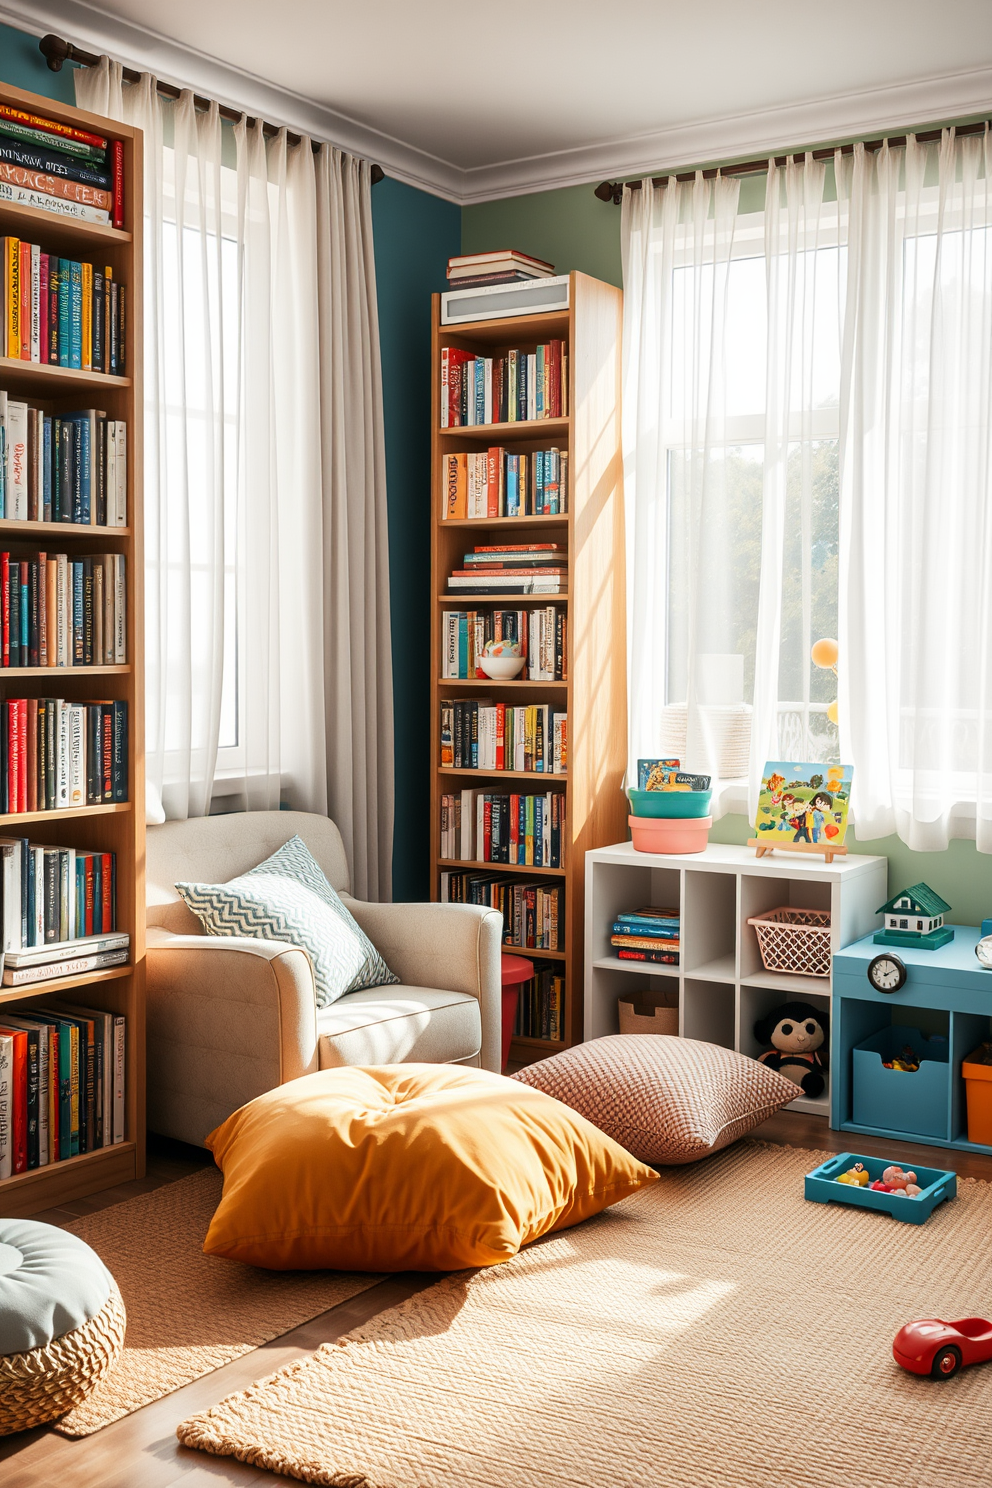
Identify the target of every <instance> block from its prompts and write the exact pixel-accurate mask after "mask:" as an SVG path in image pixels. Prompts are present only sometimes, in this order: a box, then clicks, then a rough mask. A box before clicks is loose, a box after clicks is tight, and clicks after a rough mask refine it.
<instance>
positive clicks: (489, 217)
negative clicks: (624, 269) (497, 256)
mask: <svg viewBox="0 0 992 1488" xmlns="http://www.w3.org/2000/svg"><path fill="white" fill-rule="evenodd" d="M487 248H488V249H492V248H519V250H520V251H521V253H533V254H534V255H535V257H537V258H544V259H547V261H548V262H549V263H553V264H554V266H555V268H556V269H557V271H558V273H559V274H570V273H571V272H572V270H573V269H578V271H579V272H580V273H582V274H591V275H592V277H593V278H594V279H605V280H606V282H607V283H608V284H617V285H619V284H620V282H621V275H620V208H619V207H615V206H614V205H613V203H612V202H601V201H600V200H599V198H598V197H596V196H594V195H593V188H592V186H565V187H563V188H562V190H561V191H535V192H534V194H533V195H532V196H509V197H506V198H505V199H504V200H503V201H495V202H480V203H479V204H478V205H477V206H474V207H464V208H463V209H462V252H463V253H482V252H484V251H485V250H486V249H487Z"/></svg>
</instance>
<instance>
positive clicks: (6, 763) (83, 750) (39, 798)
mask: <svg viewBox="0 0 992 1488" xmlns="http://www.w3.org/2000/svg"><path fill="white" fill-rule="evenodd" d="M127 781H128V738H127V703H126V702H121V701H118V702H100V703H67V702H66V701H65V700H64V699H63V698H8V699H7V700H6V702H3V703H0V812H5V813H10V814H12V815H16V814H17V813H19V812H24V811H60V810H65V809H66V808H68V807H73V806H99V805H103V804H105V803H107V802H113V801H126V800H127Z"/></svg>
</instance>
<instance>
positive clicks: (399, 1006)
mask: <svg viewBox="0 0 992 1488" xmlns="http://www.w3.org/2000/svg"><path fill="white" fill-rule="evenodd" d="M295 834H298V835H299V836H300V837H302V839H303V841H304V842H305V843H306V845H307V847H308V848H309V849H310V851H311V853H312V854H313V856H314V857H315V858H316V860H317V862H318V863H319V864H320V866H321V868H322V869H323V871H324V873H325V874H326V876H327V878H328V880H329V882H330V883H331V884H332V885H333V887H334V888H335V889H336V890H337V892H338V893H339V894H340V895H341V897H342V899H343V900H344V902H345V903H346V904H347V906H348V908H349V910H350V911H351V913H352V914H353V915H354V916H355V919H356V920H357V921H358V923H359V924H360V925H361V927H362V929H363V930H364V931H365V933H366V935H368V937H369V939H370V940H371V941H372V942H373V943H374V944H375V945H376V946H377V947H378V949H379V951H381V953H382V955H383V956H384V957H385V960H386V962H387V964H388V966H389V967H390V969H391V970H392V971H394V972H395V973H396V975H397V976H399V977H400V978H401V980H400V982H399V983H398V984H395V985H392V986H388V987H373V988H370V989H369V990H367V991H364V992H351V993H349V994H348V995H347V996H345V997H342V998H340V999H339V1000H338V1001H337V1002H335V1003H332V1004H331V1006H330V1007H326V1008H318V1007H317V1003H316V997H315V993H314V982H313V972H312V970H311V966H310V961H309V958H308V957H307V956H306V955H305V954H304V952H303V951H301V950H298V949H297V948H296V947H295V946H289V945H286V944H285V943H283V942H280V941H271V940H249V939H241V938H233V937H232V938H221V937H215V936H208V935H205V934H204V932H203V928H202V926H201V924H200V922H199V920H198V919H197V918H196V916H195V915H194V914H193V913H192V912H191V911H190V910H189V909H187V907H186V905H185V904H184V902H183V901H182V899H180V897H179V895H178V894H177V893H176V888H175V885H176V883H177V881H183V880H195V881H199V882H206V883H224V882H226V881H227V880H228V879H230V878H234V877H235V876H236V875H237V874H238V873H243V872H245V870H246V869H248V868H253V867H254V866H255V864H256V863H260V862H261V861H262V860H263V858H266V857H268V856H269V854H270V853H272V852H275V850H276V848H277V847H281V846H282V844H283V843H284V842H288V841H289V839H290V838H291V837H292V836H294V835H295ZM349 888H350V877H349V872H348V864H347V861H346V858H345V853H344V846H343V844H342V841H341V834H340V833H339V832H338V829H337V827H336V826H335V825H334V823H333V822H332V821H328V820H327V818H326V817H322V816H313V815H311V814H310V813H309V812H303V811H256V812H248V813H238V814H235V815H230V816H211V817H200V818H196V819H194V820H191V821H182V822H166V823H165V824H164V825H163V826H157V827H149V828H148V849H147V901H148V961H147V978H148V1029H147V1034H148V1082H147V1083H148V1125H149V1128H150V1129H151V1130H152V1131H156V1132H161V1133H163V1134H164V1135H165V1136H170V1137H176V1138H179V1139H180V1140H181V1141H184V1142H192V1143H195V1144H196V1145H198V1146H202V1145H203V1139H204V1137H205V1136H206V1135H207V1133H208V1132H210V1131H211V1130H212V1129H213V1128H214V1127H215V1126H217V1124H218V1123H219V1122H221V1121H223V1120H224V1119H225V1117H227V1116H229V1115H230V1114H231V1112H232V1111H235V1110H237V1108H238V1107H239V1106H242V1105H244V1103H245V1102H246V1101H249V1100H253V1099H254V1097H255V1096H256V1095H261V1094H262V1092H263V1091H266V1090H271V1089H272V1088H273V1086H275V1085H281V1084H282V1083H283V1082H284V1081H286V1080H293V1079H295V1078H296V1077H297V1076H298V1075H305V1074H308V1073H309V1072H310V1071H312V1070H316V1069H326V1068H328V1067H330V1066H334V1065H342V1064H398V1063H403V1062H407V1061H410V1060H416V1061H423V1062H426V1063H435V1064H471V1065H480V1064H481V1065H482V1067H483V1068H484V1069H490V1070H499V1068H500V1018H501V998H500V943H501V938H502V919H501V916H500V915H499V914H498V913H497V912H496V911H495V910H492V909H482V908H478V907H476V906H475V905H467V904H465V905H463V904H366V903H363V902H361V901H359V900H357V899H352V898H351V895H350V893H349Z"/></svg>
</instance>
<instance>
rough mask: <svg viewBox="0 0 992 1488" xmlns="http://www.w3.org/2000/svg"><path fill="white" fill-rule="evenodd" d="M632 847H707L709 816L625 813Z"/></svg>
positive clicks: (681, 850) (663, 850)
mask: <svg viewBox="0 0 992 1488" xmlns="http://www.w3.org/2000/svg"><path fill="white" fill-rule="evenodd" d="M627 821H628V822H629V824H630V836H631V840H632V841H633V844H634V848H635V851H637V852H647V853H699V852H705V851H706V842H707V838H708V837H709V833H710V827H711V826H712V825H713V818H712V817H711V816H672V817H664V816H628V818H627Z"/></svg>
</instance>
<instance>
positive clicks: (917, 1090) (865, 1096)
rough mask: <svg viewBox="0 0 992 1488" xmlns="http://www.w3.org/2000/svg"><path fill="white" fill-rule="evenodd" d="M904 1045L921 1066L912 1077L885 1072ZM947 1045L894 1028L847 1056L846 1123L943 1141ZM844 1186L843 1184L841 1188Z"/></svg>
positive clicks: (936, 1038)
mask: <svg viewBox="0 0 992 1488" xmlns="http://www.w3.org/2000/svg"><path fill="white" fill-rule="evenodd" d="M907 1044H908V1045H909V1046H910V1048H911V1049H912V1050H913V1053H914V1054H915V1055H916V1057H917V1059H919V1061H920V1067H919V1069H918V1070H917V1071H916V1072H915V1073H914V1074H908V1073H907V1072H906V1071H904V1070H889V1069H885V1067H884V1065H883V1063H882V1061H883V1059H893V1058H895V1057H896V1056H897V1055H898V1054H900V1053H901V1051H902V1050H903V1049H904V1048H905V1047H906V1045H907ZM948 1055H949V1051H948V1045H947V1040H946V1039H945V1038H941V1037H940V1036H939V1035H936V1034H935V1035H934V1036H933V1037H931V1038H927V1036H926V1034H924V1033H921V1032H920V1030H919V1029H918V1028H906V1027H902V1026H900V1025H893V1026H892V1027H891V1028H882V1029H880V1030H879V1032H878V1033H873V1034H872V1036H871V1038H869V1039H865V1041H864V1043H863V1044H858V1045H857V1047H856V1048H855V1049H854V1050H853V1051H852V1056H853V1059H854V1070H853V1080H852V1096H853V1098H852V1111H851V1119H852V1120H853V1122H854V1124H855V1125H856V1126H876V1127H883V1128H884V1129H885V1130H886V1131H891V1132H916V1133H918V1134H919V1135H920V1136H921V1137H943V1138H945V1140H946V1138H947V1137H948V1135H949V1133H948V1130H947V1123H948V1108H949V1107H948V1094H949V1090H950V1063H949V1057H948ZM842 1186H843V1185H842Z"/></svg>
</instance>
